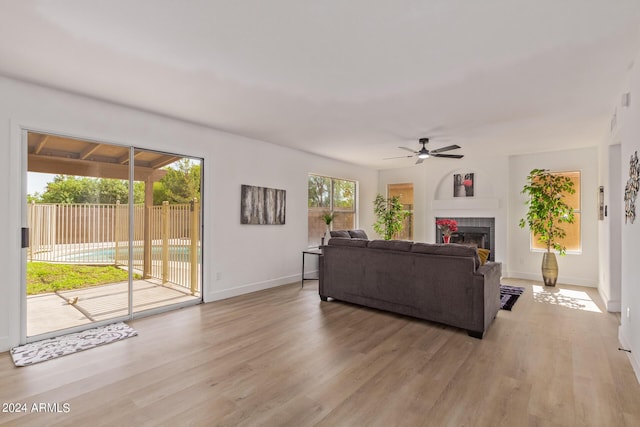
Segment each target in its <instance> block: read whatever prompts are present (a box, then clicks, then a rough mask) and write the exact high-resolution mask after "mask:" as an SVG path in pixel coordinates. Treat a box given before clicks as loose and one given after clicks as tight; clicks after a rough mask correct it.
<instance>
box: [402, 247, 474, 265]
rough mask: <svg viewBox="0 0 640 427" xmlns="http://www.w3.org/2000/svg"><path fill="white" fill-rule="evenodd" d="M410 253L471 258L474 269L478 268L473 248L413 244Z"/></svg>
mask: <svg viewBox="0 0 640 427" xmlns="http://www.w3.org/2000/svg"><path fill="white" fill-rule="evenodd" d="M411 252H415V253H419V254H430V255H448V256H463V257H473V258H474V260H475V263H476V268H478V267H479V266H480V257H479V256H478V251H477V249H476V248H475V247H473V246H467V245H457V244H455V243H448V244H444V243H442V244H441V243H435V244H432V243H414V244H413V246H412V247H411Z"/></svg>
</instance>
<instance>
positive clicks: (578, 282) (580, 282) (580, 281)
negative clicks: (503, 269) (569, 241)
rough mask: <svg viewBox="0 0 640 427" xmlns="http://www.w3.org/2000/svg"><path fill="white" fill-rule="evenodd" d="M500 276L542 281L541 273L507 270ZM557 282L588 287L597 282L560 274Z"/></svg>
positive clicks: (594, 285)
mask: <svg viewBox="0 0 640 427" xmlns="http://www.w3.org/2000/svg"><path fill="white" fill-rule="evenodd" d="M502 277H508V278H512V279H526V280H536V281H538V282H542V273H536V274H532V273H521V272H518V271H509V272H508V273H507V274H503V275H502ZM558 283H564V284H567V285H576V286H586V287H588V288H597V287H598V284H597V283H594V282H592V281H590V280H586V279H581V278H577V277H567V276H560V277H559V278H558Z"/></svg>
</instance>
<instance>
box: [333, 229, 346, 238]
mask: <svg viewBox="0 0 640 427" xmlns="http://www.w3.org/2000/svg"><path fill="white" fill-rule="evenodd" d="M330 233H331V237H344V238H347V239H350V238H351V236H350V235H349V232H348V231H347V230H331V232H330Z"/></svg>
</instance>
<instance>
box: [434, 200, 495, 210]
mask: <svg viewBox="0 0 640 427" xmlns="http://www.w3.org/2000/svg"><path fill="white" fill-rule="evenodd" d="M499 207H500V200H498V199H496V198H477V197H457V198H455V199H439V200H434V201H433V210H436V211H438V210H458V209H459V210H494V209H498V208H499Z"/></svg>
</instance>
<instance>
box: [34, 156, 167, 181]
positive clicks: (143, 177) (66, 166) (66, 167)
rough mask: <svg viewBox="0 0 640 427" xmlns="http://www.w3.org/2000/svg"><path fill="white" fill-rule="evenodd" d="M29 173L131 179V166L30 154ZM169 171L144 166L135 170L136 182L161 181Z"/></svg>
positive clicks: (134, 178)
mask: <svg viewBox="0 0 640 427" xmlns="http://www.w3.org/2000/svg"><path fill="white" fill-rule="evenodd" d="M28 168H29V172H42V173H52V174H59V175H76V176H89V177H94V178H111V179H129V165H121V164H117V163H103V162H93V161H90V160H81V159H69V158H60V157H51V156H38V155H36V154H29V160H28ZM166 173H167V171H164V170H161V169H153V168H148V167H144V166H136V167H135V169H134V177H133V180H134V181H148V180H149V179H150V178H151V179H152V180H153V181H158V180H160V179H161V178H162V177H163V176H164V175H165V174H166Z"/></svg>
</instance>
